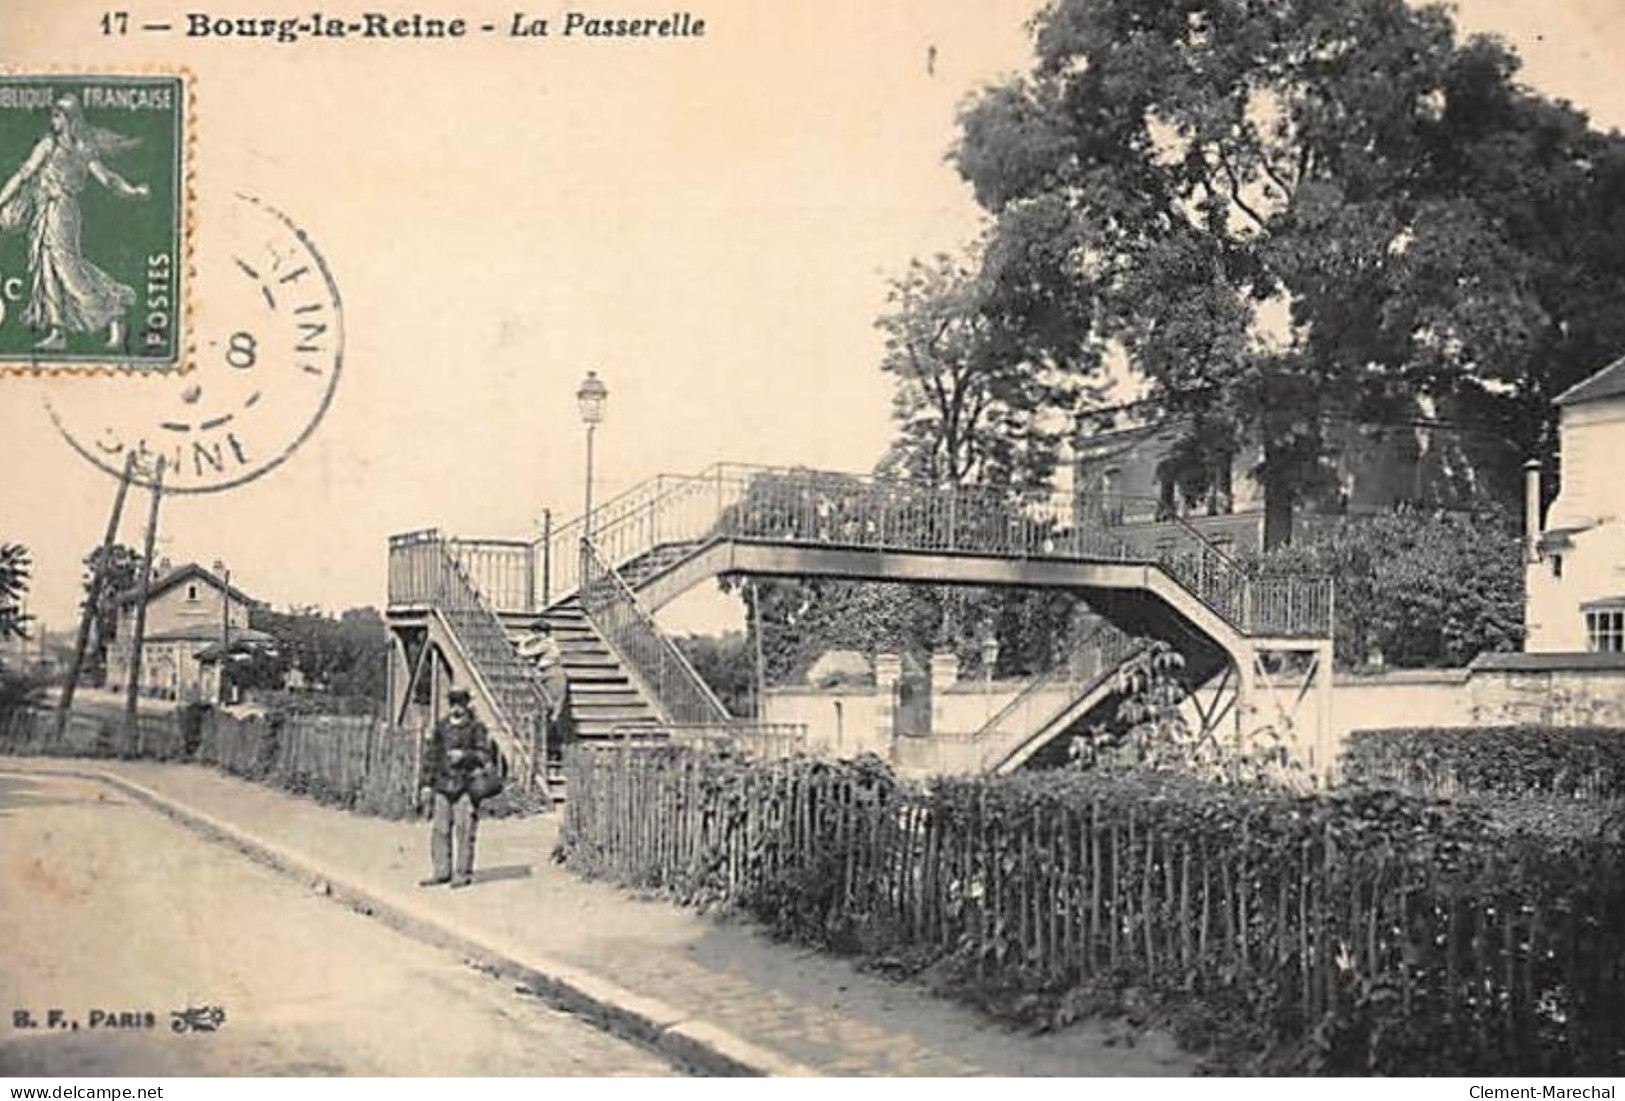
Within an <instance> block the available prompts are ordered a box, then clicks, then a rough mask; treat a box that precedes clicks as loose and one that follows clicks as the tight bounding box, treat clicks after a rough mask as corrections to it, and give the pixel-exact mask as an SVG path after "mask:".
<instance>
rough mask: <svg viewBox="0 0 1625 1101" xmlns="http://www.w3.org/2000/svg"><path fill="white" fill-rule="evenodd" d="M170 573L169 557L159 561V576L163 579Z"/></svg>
mask: <svg viewBox="0 0 1625 1101" xmlns="http://www.w3.org/2000/svg"><path fill="white" fill-rule="evenodd" d="M168 572H169V559H168V558H167V557H164V558H160V559H158V576H159V577H163V576H164V575H165V574H167V573H168Z"/></svg>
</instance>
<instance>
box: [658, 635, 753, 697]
mask: <svg viewBox="0 0 1625 1101" xmlns="http://www.w3.org/2000/svg"><path fill="white" fill-rule="evenodd" d="M673 641H675V642H676V644H677V648H678V649H679V650H681V651H682V652H683V656H684V657H685V658H687V659H688V662H689V664H690V665H692V666H693V667H694V672H696V673H698V674H699V675H700V679H701V680H703V681H704V682H705V683H706V684H708V685H710V686H711V690H712V691H713V692H715V693H716V694H717V699H718V700H720V701H722V706H723V707H726V708H727V709H728V714H730V715H734V716H738V717H748V716H751V715H753V714H755V713H756V712H755V711H754V710H753V708H754V707H755V696H756V659H755V656H754V654H753V652H752V650H751V641H750V638H749V636H747V635H746V634H745V633H744V632H743V631H729V632H727V633H726V634H723V635H719V636H712V635H683V636H680V637H678V638H676V639H674V640H673Z"/></svg>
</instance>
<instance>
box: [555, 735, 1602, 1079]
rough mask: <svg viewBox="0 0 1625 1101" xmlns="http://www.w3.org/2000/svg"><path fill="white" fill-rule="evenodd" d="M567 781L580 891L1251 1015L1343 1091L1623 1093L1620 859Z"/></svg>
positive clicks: (744, 785) (1206, 800)
mask: <svg viewBox="0 0 1625 1101" xmlns="http://www.w3.org/2000/svg"><path fill="white" fill-rule="evenodd" d="M567 783H568V787H569V791H570V800H569V803H568V804H567V806H566V818H565V823H564V827H563V831H562V835H561V840H562V844H563V847H564V852H565V854H566V858H567V860H568V863H569V864H570V865H571V866H572V867H573V868H576V869H577V870H578V871H581V872H583V873H585V874H589V875H594V876H598V877H602V878H609V879H613V880H615V881H618V882H621V883H626V884H629V885H636V886H639V887H644V888H655V889H662V890H665V891H668V892H669V893H671V894H673V895H675V896H677V897H679V898H682V899H685V900H688V901H692V902H698V903H708V904H722V905H726V906H734V907H738V908H741V909H744V910H746V911H749V912H752V913H754V914H755V915H757V916H758V917H760V918H762V919H764V920H767V921H769V922H772V923H773V924H775V925H777V926H778V927H780V929H781V930H782V931H786V932H789V933H791V934H793V935H796V936H799V937H801V938H803V939H807V940H812V941H815V942H819V943H824V944H832V945H835V946H837V947H844V948H847V949H851V950H857V951H863V952H869V953H873V954H893V953H897V952H899V951H900V950H910V952H911V954H912V955H914V956H915V957H916V958H917V957H918V956H919V955H920V954H921V953H922V952H924V954H926V955H928V956H929V955H934V956H940V957H953V958H956V959H958V960H959V961H961V962H962V963H963V964H964V965H965V966H966V967H968V968H970V969H972V971H973V972H974V973H976V974H979V975H984V976H987V977H989V979H997V980H998V981H999V982H1000V983H1002V984H1009V983H1016V984H1018V985H1025V986H1027V987H1029V988H1031V989H1034V990H1040V989H1047V990H1053V989H1056V988H1058V987H1064V986H1067V985H1070V984H1080V983H1088V982H1091V981H1103V982H1109V983H1112V984H1115V985H1118V986H1123V985H1133V986H1138V987H1141V988H1144V989H1148V990H1158V991H1163V992H1167V993H1171V994H1176V995H1180V996H1189V995H1192V994H1198V995H1203V996H1217V995H1221V994H1223V992H1226V991H1228V992H1229V993H1228V994H1223V997H1224V998H1225V1000H1226V1004H1232V1003H1236V1004H1245V1005H1246V1006H1248V1007H1250V1008H1251V1011H1252V1012H1254V1013H1256V1014H1257V1015H1258V1016H1259V1018H1260V1022H1261V1023H1262V1025H1263V1026H1264V1027H1265V1028H1267V1029H1269V1030H1273V1031H1275V1032H1276V1033H1277V1034H1278V1035H1279V1036H1280V1038H1281V1039H1283V1040H1286V1041H1289V1042H1291V1041H1305V1040H1306V1039H1308V1038H1310V1037H1311V1036H1314V1037H1315V1042H1316V1043H1320V1044H1324V1045H1326V1046H1327V1048H1328V1053H1323V1057H1324V1058H1326V1059H1328V1060H1331V1061H1332V1062H1333V1063H1334V1064H1335V1062H1336V1059H1338V1058H1343V1059H1354V1060H1356V1063H1355V1064H1354V1065H1352V1066H1350V1065H1343V1066H1342V1068H1341V1069H1354V1070H1357V1071H1361V1072H1369V1071H1385V1072H1408V1073H1468V1072H1469V1071H1472V1072H1487V1071H1488V1070H1491V1069H1495V1070H1500V1071H1506V1072H1512V1071H1513V1070H1522V1071H1533V1070H1542V1071H1546V1072H1557V1071H1561V1072H1569V1073H1578V1072H1580V1071H1581V1070H1582V1069H1586V1070H1587V1071H1588V1072H1596V1073H1619V1072H1620V1071H1621V1070H1622V1069H1625V1042H1622V1041H1621V1037H1620V1034H1619V1031H1618V1022H1619V1021H1620V1020H1625V875H1622V867H1621V856H1620V853H1619V852H1618V850H1617V849H1616V850H1612V855H1609V854H1608V853H1607V852H1604V851H1602V850H1597V849H1588V848H1584V847H1578V848H1576V847H1573V846H1569V847H1567V848H1564V849H1562V850H1561V851H1543V850H1539V849H1537V848H1535V847H1532V843H1531V842H1528V841H1526V840H1525V841H1517V842H1513V841H1510V840H1507V839H1504V838H1488V837H1485V836H1483V835H1481V834H1480V833H1476V832H1474V830H1473V829H1471V828H1468V827H1467V826H1466V825H1464V824H1462V823H1460V822H1457V821H1455V820H1454V819H1453V818H1451V817H1450V815H1449V814H1447V813H1443V812H1436V811H1434V810H1430V809H1428V808H1427V807H1426V806H1424V805H1422V804H1418V803H1406V802H1403V800H1401V801H1400V802H1397V803H1393V804H1391V805H1390V804H1383V805H1380V806H1372V805H1366V804H1361V805H1354V804H1353V803H1351V802H1349V801H1347V800H1338V799H1334V798H1330V797H1307V798H1306V797H1299V796H1290V795H1287V794H1285V793H1281V794H1276V795H1267V794H1258V793H1250V794H1248V795H1247V796H1245V797H1242V796H1237V795H1233V794H1232V795H1225V794H1223V793H1222V792H1221V793H1217V794H1215V795H1213V796H1211V797H1209V796H1204V795H1203V794H1202V793H1201V791H1200V789H1197V788H1190V789H1188V790H1185V789H1181V790H1177V791H1174V792H1172V793H1170V792H1168V791H1158V790H1149V791H1148V790H1138V789H1136V787H1135V786H1134V785H1133V784H1126V785H1123V786H1120V787H1116V788H1114V787H1112V786H1110V785H1108V784H1105V783H1101V782H1099V781H1082V780H1078V781H1074V780H1061V781H1053V780H1048V781H1046V780H1022V779H997V780H968V781H950V782H945V783H942V784H939V785H938V786H937V787H935V788H934V789H932V790H931V791H930V792H924V791H920V790H915V789H911V788H907V787H902V786H899V785H897V784H896V783H895V782H894V781H892V780H891V778H890V777H889V775H887V774H884V772H883V771H882V770H879V769H875V768H864V767H853V766H850V765H841V764H837V763H832V762H813V761H801V762H789V763H782V762H776V763H766V764H764V763H756V764H747V763H742V762H740V761H738V760H737V759H724V758H719V757H716V756H714V755H706V754H703V753H693V752H684V751H682V750H673V749H654V748H649V749H637V750H625V751H616V750H613V749H603V748H597V747H590V746H577V747H572V749H571V751H570V753H569V755H568V756H567ZM1238 1000H1239V1002H1238ZM1351 1036H1352V1037H1358V1039H1359V1042H1358V1043H1354V1042H1352V1041H1350V1042H1348V1043H1345V1044H1343V1047H1346V1048H1348V1049H1349V1050H1350V1051H1354V1052H1355V1054H1349V1053H1348V1052H1344V1053H1343V1054H1342V1055H1338V1054H1337V1052H1338V1051H1340V1050H1341V1049H1340V1048H1339V1045H1338V1043H1337V1042H1335V1041H1336V1039H1337V1038H1338V1037H1342V1038H1343V1039H1344V1040H1345V1041H1348V1040H1349V1037H1351ZM1327 1037H1331V1038H1332V1039H1327Z"/></svg>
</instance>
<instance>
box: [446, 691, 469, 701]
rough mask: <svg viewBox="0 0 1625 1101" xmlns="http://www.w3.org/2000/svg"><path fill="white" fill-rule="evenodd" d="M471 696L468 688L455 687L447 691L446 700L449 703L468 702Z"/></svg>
mask: <svg viewBox="0 0 1625 1101" xmlns="http://www.w3.org/2000/svg"><path fill="white" fill-rule="evenodd" d="M469 698H470V697H469V695H468V689H466V688H453V689H452V690H451V691H450V692H447V693H446V701H447V702H448V703H467V702H468V701H469Z"/></svg>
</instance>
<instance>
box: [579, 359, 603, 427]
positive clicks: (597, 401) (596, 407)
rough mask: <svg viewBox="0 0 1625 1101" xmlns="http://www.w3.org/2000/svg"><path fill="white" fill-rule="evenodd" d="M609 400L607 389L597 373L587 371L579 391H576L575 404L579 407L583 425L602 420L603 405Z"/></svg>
mask: <svg viewBox="0 0 1625 1101" xmlns="http://www.w3.org/2000/svg"><path fill="white" fill-rule="evenodd" d="M608 400H609V387H607V386H605V385H604V382H603V380H602V379H600V378H599V377H598V372H597V371H588V372H587V377H586V379H585V380H584V381H583V382H582V383H581V389H579V390H577V391H576V404H577V405H579V406H580V407H581V421H582V423H583V424H598V423H600V422H601V421H603V419H604V403H605V402H606V401H608Z"/></svg>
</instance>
